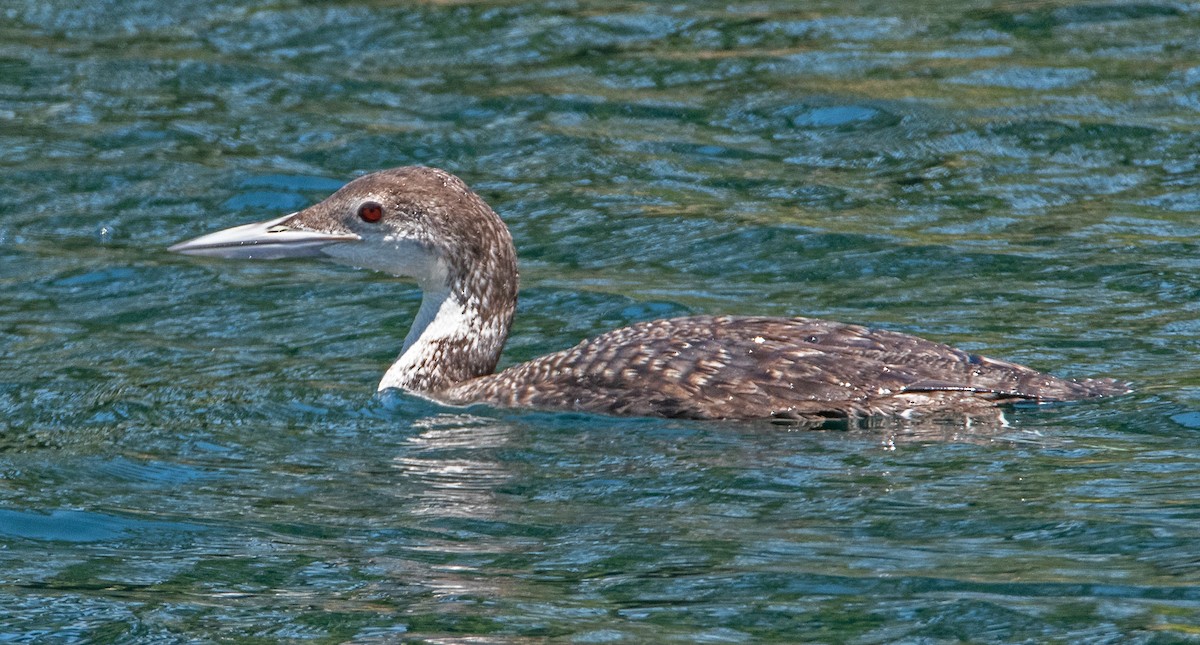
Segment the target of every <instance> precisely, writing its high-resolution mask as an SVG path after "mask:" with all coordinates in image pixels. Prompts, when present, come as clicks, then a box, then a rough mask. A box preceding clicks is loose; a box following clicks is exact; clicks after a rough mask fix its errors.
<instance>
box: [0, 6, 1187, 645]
mask: <svg viewBox="0 0 1200 645" xmlns="http://www.w3.org/2000/svg"><path fill="white" fill-rule="evenodd" d="M175 4H179V6H173V5H175ZM1198 33H1200V7H1198V6H1197V5H1195V4H1187V3H1154V2H1147V3H1140V4H1135V3H1116V4H1105V3H1069V2H1056V1H1041V2H1024V3H1022V2H1008V3H1000V2H996V3H988V2H959V3H930V2H917V1H914V0H897V1H895V2H890V3H876V2H868V1H865V0H863V1H858V0H846V1H842V2H836V3H834V2H814V3H791V2H777V1H763V2H750V3H716V2H706V1H701V2H692V3H687V4H663V3H649V2H621V3H601V2H585V1H580V2H571V1H564V2H546V3H511V2H444V3H442V2H430V3H391V2H378V1H364V2H335V3H323V4H314V3H302V2H295V1H290V0H284V1H280V2H270V3H268V2H263V3H252V2H237V1H224V2H217V1H213V0H202V1H199V2H193V3H186V4H184V3H159V2H147V1H133V2H88V3H80V2H67V1H61V0H51V1H48V2H47V1H40V2H32V1H25V0H14V1H12V2H9V3H7V4H5V6H4V7H3V9H2V10H0V168H2V171H0V284H2V285H3V287H2V288H0V411H2V415H0V641H4V642H153V643H163V642H206V641H217V640H227V641H233V642H255V641H261V642H279V641H287V642H318V643H324V642H346V641H349V642H394V641H397V640H404V639H412V640H424V641H428V642H439V643H466V642H472V643H477V642H538V641H541V640H543V639H550V640H554V641H559V642H581V643H606V642H668V641H675V642H799V641H817V642H831V643H839V642H848V643H890V642H910V643H941V642H959V641H970V642H993V643H1007V642H1047V641H1057V642H1141V643H1166V642H1178V641H1182V640H1189V639H1190V640H1200V494H1198V488H1197V486H1198V485H1197V481H1200V449H1198V448H1197V443H1198V442H1197V439H1198V437H1200V391H1198V390H1197V385H1200V368H1198V367H1197V366H1196V364H1195V361H1194V358H1195V357H1196V356H1197V354H1200V323H1198V322H1197V317H1198V316H1197V310H1198V303H1200V244H1198V243H1197V238H1198V236H1200V220H1198V218H1197V215H1198V214H1200V174H1198V172H1197V163H1198V162H1200V44H1198V43H1200V40H1198V39H1197V37H1196V36H1197V34H1198ZM411 163H422V164H429V165H436V166H441V167H444V168H447V169H449V170H451V171H452V172H455V173H456V174H459V175H460V176H462V177H463V178H464V179H465V180H466V181H467V182H468V183H469V184H471V185H472V186H473V187H474V188H475V189H476V190H478V191H479V192H480V193H481V194H482V195H483V196H484V197H485V198H486V199H488V200H489V201H490V202H491V203H492V204H493V206H494V207H495V208H496V209H497V211H498V212H500V213H501V215H502V216H503V217H504V218H505V219H506V220H507V221H508V223H509V225H510V226H511V227H512V229H513V233H514V236H515V238H516V242H517V245H518V248H519V250H520V254H521V261H522V264H521V267H522V279H523V289H522V292H521V297H522V300H521V305H520V309H519V311H518V319H517V323H516V327H515V329H514V331H513V336H512V339H511V340H510V343H509V348H508V350H507V353H506V357H505V359H504V361H505V362H506V363H511V362H515V361H518V360H522V359H525V358H530V357H532V356H536V355H539V354H542V353H546V352H549V351H553V350H556V349H561V348H563V347H566V346H569V345H571V344H573V343H575V342H577V341H578V340H579V339H581V338H582V337H585V336H588V335H591V334H595V333H598V332H601V331H604V330H607V329H611V328H613V327H616V326H618V325H623V324H627V323H631V322H635V321H638V320H645V319H651V318H657V317H662V316H669V315H677V314H687V313H760V314H776V315H789V314H803V315H811V316H820V317H826V318H832V319H837V320H844V321H851V322H858V323H865V324H870V325H874V326H880V327H885V328H888V329H895V330H899V331H905V332H911V333H917V334H919V335H922V336H925V337H929V338H934V339H937V340H941V341H946V342H950V343H953V344H956V345H958V346H961V347H964V348H968V349H971V350H973V351H981V352H984V353H987V354H989V355H992V356H997V357H1002V358H1006V359H1010V360H1015V361H1019V362H1023V363H1028V364H1030V365H1033V366H1035V367H1038V368H1041V369H1044V370H1047V371H1050V372H1053V373H1056V374H1061V375H1067V376H1086V375H1110V376H1116V377H1119V378H1124V379H1128V380H1130V381H1132V382H1134V384H1135V385H1136V387H1137V392H1136V393H1135V394H1133V395H1131V396H1128V397H1123V398H1121V399H1118V400H1111V401H1102V402H1098V403H1088V404H1082V405H1074V406H1061V407H1056V408H1048V409H1023V410H1016V411H1011V412H1009V413H1008V414H1007V418H1008V421H1009V425H1007V426H996V427H978V426H971V427H968V426H964V425H961V424H957V425H956V424H945V423H933V422H929V423H924V424H922V423H916V424H910V425H907V426H904V427H900V428H890V427H889V428H878V429H861V430H854V431H841V432H838V431H820V432H797V431H789V430H788V429H787V428H780V427H776V426H772V425H769V424H736V425H733V424H718V423H692V422H675V421H661V420H648V419H612V418H606V417H598V416H588V415H574V414H571V415H562V414H547V413H528V412H514V411H507V412H496V411H488V410H469V411H463V410H455V409H446V408H441V407H438V406H436V405H433V404H430V403H427V402H423V401H420V400H417V399H413V398H408V397H404V396H394V397H385V398H382V399H380V398H376V397H375V396H374V388H375V384H376V382H377V381H378V378H379V376H380V375H381V373H382V371H383V370H384V368H385V367H386V366H387V364H388V362H389V361H390V360H391V359H392V358H393V357H394V355H395V353H396V352H397V350H398V348H399V344H400V340H401V339H402V337H403V335H404V332H405V330H406V329H407V325H408V323H409V321H410V319H411V317H412V316H413V314H414V312H415V310H416V306H417V303H418V300H419V296H418V294H417V292H416V291H415V289H414V288H413V287H412V286H410V285H406V284H404V283H402V282H397V281H394V280H392V279H390V278H387V277H385V276H380V275H376V274H370V273H366V272H361V271H355V270H353V269H349V268H344V267H337V266H332V265H326V264H321V263H305V262H289V263H239V262H220V261H206V260H199V259H195V258H187V257H181V256H175V255H171V254H168V253H166V252H165V248H166V247H167V246H168V245H169V244H171V243H174V242H177V241H179V240H181V239H184V238H187V237H191V236H194V235H197V234H200V233H203V232H207V231H211V230H215V229H217V228H221V227H226V226H232V225H234V224H239V223H243V222H248V221H255V220H261V219H266V218H268V217H273V216H276V215H278V214H282V213H286V212H288V211H290V210H294V209H297V208H299V207H302V206H304V205H306V204H308V203H311V202H313V201H315V200H317V199H320V198H321V197H323V196H324V195H326V194H327V193H328V192H330V191H332V190H333V189H335V188H337V187H338V186H340V185H341V184H342V183H343V182H345V181H346V180H348V179H349V178H352V177H353V176H355V175H356V174H358V173H361V172H365V171H369V170H373V169H379V168H384V167H390V166H397V165H403V164H411Z"/></svg>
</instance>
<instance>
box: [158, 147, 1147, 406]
mask: <svg viewBox="0 0 1200 645" xmlns="http://www.w3.org/2000/svg"><path fill="white" fill-rule="evenodd" d="M170 250H172V251H176V252H179V253H186V254H190V255H202V256H215V257H225V258H247V259H251V258H252V259H270V258H294V257H324V258H329V259H332V260H334V261H336V262H340V263H343V264H348V265H353V266H356V267H364V268H369V269H375V270H378V271H383V272H386V273H390V274H392V275H395V276H401V277H406V278H411V279H413V280H415V281H416V282H417V284H418V285H419V286H420V288H421V289H422V291H423V299H422V301H421V307H420V309H419V310H418V312H417V315H416V320H415V321H414V322H413V325H412V329H411V330H410V331H409V332H408V336H407V337H406V338H405V339H404V348H403V349H402V350H401V352H400V356H399V358H398V359H397V360H396V362H395V363H394V364H393V365H392V366H391V368H389V369H388V370H387V372H386V373H385V374H384V376H383V380H382V381H380V383H379V390H381V391H382V390H385V389H387V388H399V389H401V390H406V391H408V392H411V393H414V394H417V395H420V396H423V397H426V398H429V399H432V400H434V401H438V402H441V403H445V404H450V405H469V404H475V403H482V404H489V405H493V406H499V407H521V408H539V409H545V410H578V411H591V412H600V413H608V414H616V415H626V416H659V417H678V418H690V419H756V418H774V419H789V420H795V421H799V422H812V423H822V422H826V421H830V420H840V419H844V420H855V419H862V418H864V417H872V416H889V415H908V414H911V413H920V412H935V411H964V412H969V411H971V410H981V409H982V408H990V407H994V406H996V405H998V404H1004V403H1012V402H1021V401H1028V402H1035V403H1041V402H1056V401H1071V400H1077V399H1086V398H1092V397H1102V396H1112V395H1117V394H1123V393H1125V392H1128V391H1129V390H1128V388H1127V387H1126V386H1125V384H1123V383H1119V382H1117V381H1115V380H1113V379H1080V380H1067V379H1061V378H1057V377H1054V376H1050V375H1047V374H1043V373H1041V372H1038V371H1036V370H1033V369H1030V368H1028V367H1025V366H1022V365H1016V364H1013V363H1008V362H1004V361H999V360H994V359H990V358H986V357H983V356H978V355H975V354H970V353H967V352H964V351H961V350H958V349H954V348H952V347H949V346H947V345H943V344H941V343H935V342H932V341H928V340H924V339H922V338H917V337H915V336H910V335H907V334H901V333H897V332H892V331H884V330H878V329H868V328H866V327H860V326H858V325H849V324H843V323H837V322H829V321H824V320H815V319H811V318H773V317H761V316H690V317H685V318H672V319H667V320H655V321H651V322H641V323H637V324H634V325H630V326H628V327H625V328H622V329H618V330H615V331H611V332H608V333H606V334H603V335H601V336H598V337H596V338H593V339H591V340H585V341H583V342H581V343H580V344H578V345H576V346H575V347H572V348H570V349H567V350H563V351H560V352H555V353H553V354H549V355H547V356H543V357H541V358H537V359H534V360H531V361H529V362H527V363H521V364H519V365H516V366H513V367H510V368H508V369H506V370H504V371H502V372H500V373H493V371H494V370H495V368H496V363H497V361H498V360H499V358H500V352H501V350H502V349H503V348H504V342H505V340H506V338H507V337H508V331H509V327H510V325H511V323H512V319H513V310H514V308H515V306H516V302H517V258H516V249H515V247H514V246H513V241H512V236H511V235H510V234H509V231H508V228H507V227H506V226H505V225H504V222H502V221H501V220H500V217H499V216H497V215H496V213H495V212H494V211H493V210H492V209H491V208H490V207H489V206H488V205H487V204H486V203H485V202H484V201H483V199H482V198H480V197H479V196H478V195H476V194H475V193H474V192H473V191H471V189H470V188H468V187H467V185H466V184H465V183H463V181H462V180H460V179H459V178H458V177H455V176H454V175H452V174H450V173H448V172H446V171H443V170H439V169H435V168H427V167H420V166H413V167H404V168H394V169H391V170H384V171H380V172H376V173H372V174H368V175H364V176H362V177H359V178H358V179H355V180H354V181H351V182H350V183H348V184H346V185H345V186H344V187H342V188H341V189H340V190H338V191H337V192H335V193H333V195H331V196H330V197H328V198H327V199H325V200H324V201H322V202H320V203H318V204H316V205H313V206H310V207H308V208H306V209H304V210H302V211H299V212H297V213H292V214H290V215H285V216H283V217H279V218H277V219H272V220H268V221H266V222H260V223H256V224H247V225H244V226H238V227H234V228H230V229H226V230H223V231H219V232H216V233H211V234H209V235H204V236H202V237H198V238H196V239H193V240H190V241H187V242H182V243H180V244H176V245H174V246H172V247H170Z"/></svg>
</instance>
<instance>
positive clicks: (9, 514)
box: [0, 509, 204, 543]
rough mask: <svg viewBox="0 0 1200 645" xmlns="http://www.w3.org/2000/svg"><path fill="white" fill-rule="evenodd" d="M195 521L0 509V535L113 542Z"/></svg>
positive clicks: (191, 527) (185, 528) (186, 527)
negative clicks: (167, 520) (169, 520)
mask: <svg viewBox="0 0 1200 645" xmlns="http://www.w3.org/2000/svg"><path fill="white" fill-rule="evenodd" d="M202 530H204V529H203V527H201V526H199V525H196V524H187V523H182V522H166V521H161V520H142V519H135V518H128V517H123V516H119V515H109V514H105V513H96V512H90V511H66V510H56V511H51V512H50V513H40V512H33V511H18V510H12V509H0V535H4V536H7V537H8V538H16V539H23V540H36V541H42V542H85V543H86V542H114V541H119V540H123V539H128V538H132V537H134V536H137V535H142V534H150V533H154V534H163V533H175V534H181V533H194V532H197V531H202Z"/></svg>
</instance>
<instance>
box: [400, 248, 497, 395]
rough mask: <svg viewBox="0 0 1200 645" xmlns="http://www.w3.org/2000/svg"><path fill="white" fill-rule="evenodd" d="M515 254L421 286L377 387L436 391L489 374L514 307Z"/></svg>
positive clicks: (434, 392)
mask: <svg viewBox="0 0 1200 645" xmlns="http://www.w3.org/2000/svg"><path fill="white" fill-rule="evenodd" d="M510 244H511V242H510ZM514 255H515V254H506V253H500V254H498V255H493V256H492V258H493V259H494V260H499V261H493V262H489V263H486V264H489V265H490V266H488V267H486V268H485V267H482V266H479V265H475V266H473V267H471V269H468V270H466V271H462V272H457V275H455V276H452V277H448V278H447V279H446V280H445V282H441V281H439V282H438V284H436V285H434V286H431V287H430V286H426V287H424V288H423V294H422V299H421V308H420V309H419V310H418V311H417V316H416V319H415V320H414V321H413V325H412V328H411V329H409V331H408V335H407V336H406V337H405V339H404V348H403V349H401V351H400V356H399V358H397V359H396V362H395V363H393V364H392V366H391V367H390V368H389V369H388V370H387V372H386V373H385V374H384V375H383V380H382V381H380V383H379V390H385V389H387V388H400V389H402V390H407V391H409V392H415V393H418V394H428V395H436V394H438V393H439V392H442V391H444V390H447V389H449V388H451V387H453V386H455V385H457V384H459V383H462V382H464V381H468V380H470V379H473V378H476V377H479V376H485V375H487V374H491V373H492V372H493V371H494V370H495V369H496V363H497V362H498V361H499V360H500V353H501V352H502V351H503V350H504V342H505V340H507V338H508V331H509V328H510V327H511V326H512V318H513V311H514V310H515V309H516V300H517V298H516V295H517V294H516V292H517V271H516V264H515V262H513V261H509V260H510V258H513V257H514ZM452 264H453V263H451V265H452Z"/></svg>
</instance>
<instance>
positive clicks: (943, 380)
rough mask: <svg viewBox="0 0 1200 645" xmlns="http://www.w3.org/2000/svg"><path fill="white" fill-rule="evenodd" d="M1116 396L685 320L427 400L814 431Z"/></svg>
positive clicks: (804, 334)
mask: <svg viewBox="0 0 1200 645" xmlns="http://www.w3.org/2000/svg"><path fill="white" fill-rule="evenodd" d="M1127 391H1128V389H1127V388H1126V387H1125V386H1124V385H1123V384H1120V383H1117V382H1116V381H1113V380H1111V379H1085V380H1078V381H1076V380H1066V379H1060V378H1056V377H1053V376H1049V375H1047V374H1043V373H1041V372H1038V371H1036V370H1033V369H1030V368H1028V367H1024V366H1021V365H1015V364H1013V363H1006V362H1004V361H997V360H993V359H990V358H986V357H982V356H978V355H975V354H969V353H967V352H964V351H961V350H957V349H954V348H952V347H949V346H947V345H943V344H941V343H935V342H932V341H928V340H924V339H922V338H918V337H916V336H910V335H908V334H901V333H897V332H891V331H883V330H878V329H869V328H866V327H860V326H858V325H848V324H842V323H836V322H829V321H825V320H815V319H811V318H765V317H745V316H723V317H713V316H695V317H689V318H674V319H669V320H655V321H652V322H644V323H638V324H635V325H631V326H629V327H625V328H623V329H618V330H615V331H611V332H608V333H606V334H603V335H601V336H598V337H596V338H594V339H591V340H586V341H584V342H582V343H580V344H579V345H576V346H575V347H573V348H571V349H568V350H565V351H561V352H556V353H553V354H549V355H547V356H543V357H540V358H537V359H534V360H532V361H529V362H527V363H522V364H520V365H517V366H515V367H512V368H509V369H507V370H504V371H503V372H500V373H499V374H494V375H488V376H482V377H479V378H476V379H473V380H471V381H467V382H465V383H462V384H460V385H458V386H455V387H452V388H450V389H448V390H446V391H445V392H443V393H441V394H440V395H439V396H438V398H444V399H445V400H447V401H448V402H453V403H459V404H463V403H480V402H483V403H489V404H492V405H497V406H504V407H531V408H541V409H555V410H582V411H590V412H603V413H607V414H617V415H634V416H663V417H679V418H688V419H753V418H770V417H774V418H781V419H796V420H823V419H855V418H862V417H867V416H877V415H894V414H901V413H904V412H906V411H909V410H920V411H935V410H948V409H957V410H964V411H967V410H970V409H976V408H981V407H990V406H994V405H996V404H997V403H1004V402H1015V401H1022V400H1024V401H1033V402H1053V401H1071V400H1076V399H1084V398H1091V397H1098V396H1111V395H1116V394H1122V393H1124V392H1127Z"/></svg>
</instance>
